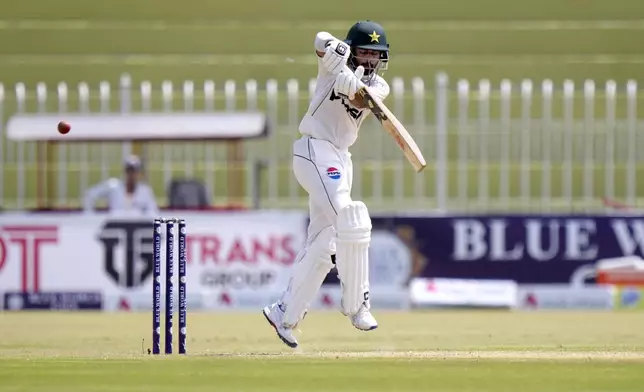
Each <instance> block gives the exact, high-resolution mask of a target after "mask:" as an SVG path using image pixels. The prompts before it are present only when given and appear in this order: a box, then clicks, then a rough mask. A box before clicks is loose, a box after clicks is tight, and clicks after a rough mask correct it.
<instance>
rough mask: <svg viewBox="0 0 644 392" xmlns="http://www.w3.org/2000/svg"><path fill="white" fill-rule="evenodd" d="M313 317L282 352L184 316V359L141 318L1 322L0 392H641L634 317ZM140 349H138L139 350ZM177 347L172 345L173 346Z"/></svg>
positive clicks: (642, 362) (240, 319)
mask: <svg viewBox="0 0 644 392" xmlns="http://www.w3.org/2000/svg"><path fill="white" fill-rule="evenodd" d="M376 316H377V317H378V319H379V322H380V328H379V329H378V330H376V331H373V332H369V333H364V332H360V331H357V330H355V329H353V328H352V327H351V325H350V324H349V322H348V320H347V319H346V318H344V317H343V316H341V315H340V314H339V313H338V312H312V313H311V314H309V315H308V316H307V318H306V320H305V321H304V322H303V323H302V325H301V329H302V332H301V334H300V335H299V340H300V344H301V347H300V348H299V349H297V350H290V349H288V348H286V347H285V346H284V345H283V344H282V343H281V342H279V340H278V339H277V338H276V337H275V335H274V332H273V330H272V329H271V328H270V327H268V326H267V325H266V323H265V321H264V320H263V317H262V316H261V314H260V313H259V312H255V313H252V314H249V313H225V314H224V313H219V314H206V313H193V314H190V315H189V317H188V328H189V335H188V337H189V338H188V339H189V341H188V350H189V354H188V356H187V357H182V356H179V355H174V356H161V357H159V358H156V357H153V356H149V355H147V354H144V353H142V350H145V349H147V347H148V346H149V338H150V331H149V329H150V328H149V327H150V315H149V314H148V313H144V314H125V313H122V314H79V313H0V336H2V340H1V341H0V380H2V385H3V387H2V390H3V391H22V390H29V391H88V390H93V391H122V390H128V391H152V390H154V391H160V390H163V391H165V390H178V389H180V390H187V391H212V390H215V391H227V390H231V391H232V390H237V391H240V390H243V391H259V390H261V391H296V390H307V391H322V390H338V391H354V390H356V389H358V388H359V389H360V390H369V391H394V390H395V391H418V390H427V391H456V390H458V391H490V392H492V391H494V392H496V391H516V390H518V389H520V390H522V391H589V390H592V391H640V390H641V389H642V385H644V372H642V371H641V369H642V366H644V330H642V328H639V327H638V326H641V325H642V324H643V323H644V314H643V313H634V312H625V313H608V312H597V313H585V312H566V313H564V312H560V313H557V312H552V313H545V312H544V313H542V312H534V313H531V312H528V313H512V312H496V311H442V312H441V311H436V312H409V313H408V312H376ZM143 339H145V341H144V342H142V340H143ZM175 344H176V342H175Z"/></svg>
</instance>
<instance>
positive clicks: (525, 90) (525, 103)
mask: <svg viewBox="0 0 644 392" xmlns="http://www.w3.org/2000/svg"><path fill="white" fill-rule="evenodd" d="M531 120H532V81H531V80H523V81H522V82H521V134H520V135H521V138H520V140H521V147H520V151H521V170H520V172H519V173H520V174H519V177H521V180H520V184H521V197H520V199H521V207H522V208H525V207H529V206H530V205H531V204H530V201H531V200H530V195H531V193H530V192H531V189H530V188H531V186H530V185H531V184H530V181H531V180H532V157H531V155H532V154H531V151H530V145H531V143H530V142H531V141H532V129H531V127H532V121H531Z"/></svg>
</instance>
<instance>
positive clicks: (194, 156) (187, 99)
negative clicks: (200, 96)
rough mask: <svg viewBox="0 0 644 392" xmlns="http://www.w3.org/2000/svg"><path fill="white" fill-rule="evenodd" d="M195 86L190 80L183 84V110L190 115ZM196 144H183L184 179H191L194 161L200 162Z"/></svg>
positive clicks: (192, 107)
mask: <svg viewBox="0 0 644 392" xmlns="http://www.w3.org/2000/svg"><path fill="white" fill-rule="evenodd" d="M194 103H195V84H194V82H193V81H192V80H186V81H184V82H183V110H184V112H186V113H192V112H193V111H194V106H195V104H194ZM198 145H200V144H197V143H183V159H184V162H183V164H184V172H185V174H186V178H192V176H193V175H194V163H195V160H199V161H201V153H200V151H198V149H197V148H196V147H197V146H198Z"/></svg>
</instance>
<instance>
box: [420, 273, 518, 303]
mask: <svg viewBox="0 0 644 392" xmlns="http://www.w3.org/2000/svg"><path fill="white" fill-rule="evenodd" d="M409 296H410V298H411V303H412V304H413V305H414V306H416V307H469V308H506V309H512V308H515V307H516V302H517V284H516V283H515V282H513V281H511V280H473V279H441V278H437V279H423V278H416V279H414V280H412V282H411V284H410V285H409Z"/></svg>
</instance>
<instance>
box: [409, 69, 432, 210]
mask: <svg viewBox="0 0 644 392" xmlns="http://www.w3.org/2000/svg"><path fill="white" fill-rule="evenodd" d="M411 88H412V94H413V98H414V131H415V132H414V136H413V137H414V138H415V139H416V141H417V143H418V148H420V151H421V152H422V153H423V155H424V156H425V157H427V158H429V154H428V151H427V146H428V143H427V137H428V130H427V123H426V121H427V120H426V118H425V82H423V79H422V78H413V79H412V81H411ZM414 178H415V180H416V181H415V182H414V198H415V199H416V202H417V203H416V204H417V205H423V204H424V202H425V193H426V192H425V174H424V173H423V174H422V175H417V176H415V177H414Z"/></svg>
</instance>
